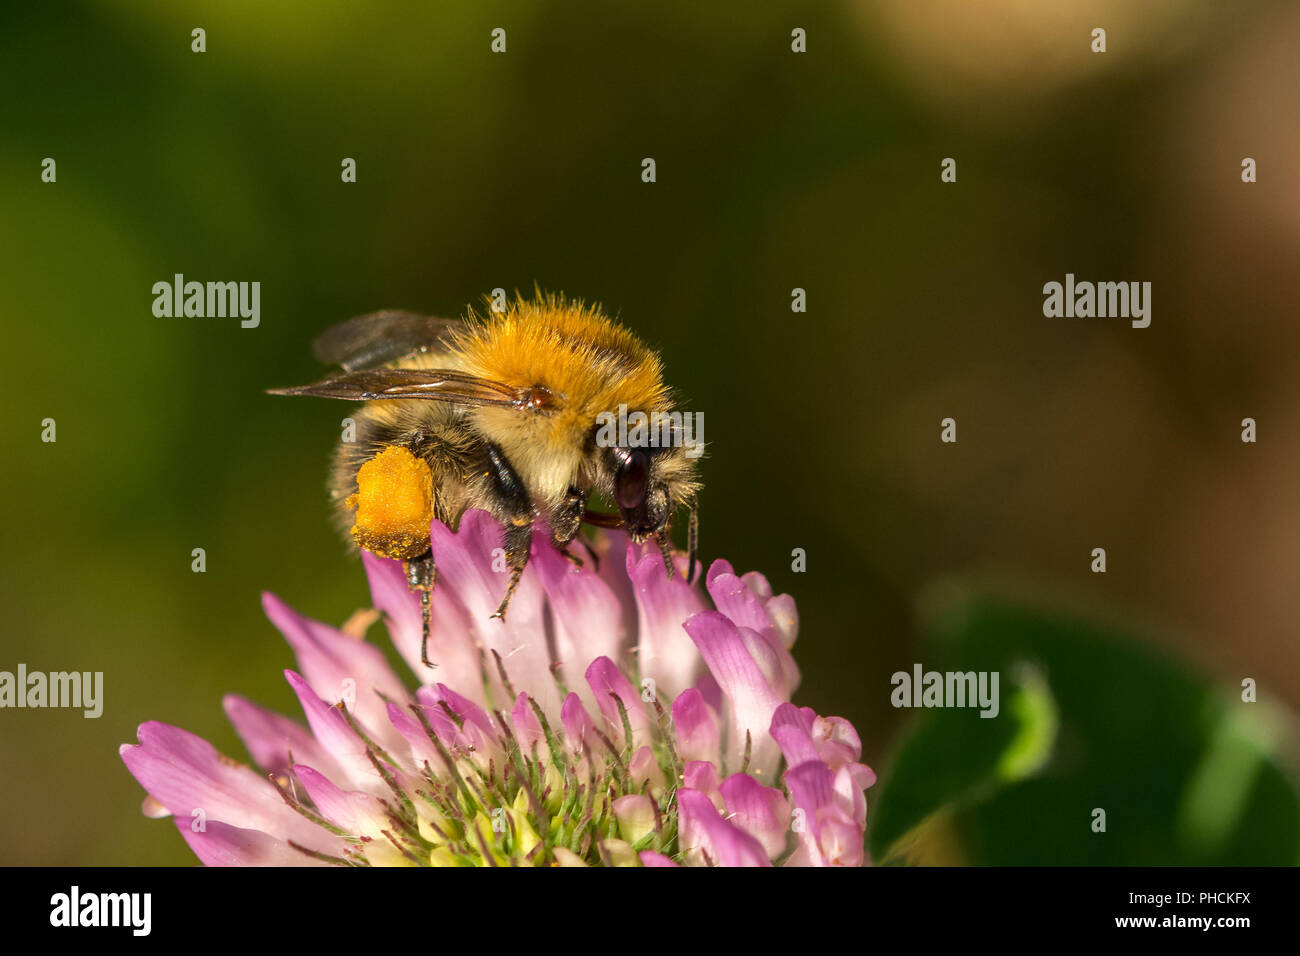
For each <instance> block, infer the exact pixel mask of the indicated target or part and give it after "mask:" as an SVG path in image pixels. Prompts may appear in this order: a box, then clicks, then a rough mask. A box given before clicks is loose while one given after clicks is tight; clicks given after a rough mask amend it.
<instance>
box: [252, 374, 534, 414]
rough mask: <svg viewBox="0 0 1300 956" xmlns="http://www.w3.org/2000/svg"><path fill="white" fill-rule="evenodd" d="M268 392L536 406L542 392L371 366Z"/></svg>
mask: <svg viewBox="0 0 1300 956" xmlns="http://www.w3.org/2000/svg"><path fill="white" fill-rule="evenodd" d="M269 391H270V394H272V395H314V396H317V397H319V398H344V399H350V400H352V401H357V402H370V401H377V400H380V399H390V398H391V399H396V398H402V399H412V398H416V399H426V400H428V401H434V402H451V403H452V404H456V405H501V406H506V407H514V408H519V409H524V408H537V407H539V406H540V405H542V404H544V403H545V396H543V395H541V394H539V391H538V390H537V389H535V388H516V387H514V386H512V385H505V384H503V383H501V382H494V381H492V380H491V379H486V378H479V377H478V376H477V375H467V374H466V373H464V372H459V371H456V370H454V369H437V368H434V369H426V368H419V369H417V368H371V369H358V370H356V371H352V372H340V373H338V374H336V375H331V376H329V377H327V378H323V379H321V380H320V381H319V382H315V383H313V384H311V385H298V386H295V387H293V388H273V389H270V390H269Z"/></svg>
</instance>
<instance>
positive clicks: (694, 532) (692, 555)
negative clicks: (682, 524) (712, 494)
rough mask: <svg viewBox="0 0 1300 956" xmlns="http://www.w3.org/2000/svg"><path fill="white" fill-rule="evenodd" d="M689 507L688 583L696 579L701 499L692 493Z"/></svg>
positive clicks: (687, 531) (687, 526) (687, 535)
mask: <svg viewBox="0 0 1300 956" xmlns="http://www.w3.org/2000/svg"><path fill="white" fill-rule="evenodd" d="M689 507H690V509H691V516H690V518H689V519H688V520H687V523H686V554H687V565H686V583H687V584H691V583H693V582H694V581H695V561H696V555H697V554H698V552H699V548H700V514H699V512H700V501H699V498H698V497H697V496H696V495H691V500H690V502H689Z"/></svg>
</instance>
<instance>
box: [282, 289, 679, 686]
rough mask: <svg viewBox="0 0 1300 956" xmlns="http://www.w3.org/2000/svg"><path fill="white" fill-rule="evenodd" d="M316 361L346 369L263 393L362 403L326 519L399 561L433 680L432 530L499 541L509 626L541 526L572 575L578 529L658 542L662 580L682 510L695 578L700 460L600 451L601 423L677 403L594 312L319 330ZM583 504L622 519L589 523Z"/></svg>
mask: <svg viewBox="0 0 1300 956" xmlns="http://www.w3.org/2000/svg"><path fill="white" fill-rule="evenodd" d="M313 351H314V354H315V356H316V357H317V358H318V359H319V360H320V361H322V362H325V363H328V364H332V365H337V366H339V369H340V370H339V371H337V372H335V373H333V374H331V375H329V376H327V377H326V378H324V379H322V380H320V381H318V382H316V383H314V384H311V385H304V386H299V387H295V388H282V389H273V390H271V394H274V395H315V396H319V397H323V398H339V399H347V400H351V401H360V402H364V403H365V404H364V405H363V406H362V407H361V410H360V412H359V413H358V414H356V415H355V416H353V417H354V421H355V434H354V436H352V437H353V438H354V440H353V441H342V442H340V443H339V446H338V448H337V449H336V451H335V453H334V462H333V468H332V471H331V479H330V489H331V498H332V501H333V505H334V513H335V516H336V518H337V521H338V523H339V525H340V528H341V530H344V531H345V532H346V533H347V535H348V536H349V537H350V539H351V541H352V543H353V544H355V545H356V546H357V547H359V548H362V549H364V550H367V551H370V552H372V553H373V554H376V555H379V556H381V557H386V558H394V559H397V560H399V561H401V562H403V567H404V569H405V574H406V580H407V584H408V586H409V587H410V588H411V590H412V591H413V592H416V593H418V594H419V595H420V602H421V610H422V618H423V640H422V644H421V660H422V661H423V662H424V663H425V664H426V665H427V666H430V667H432V666H434V665H433V664H432V663H431V662H430V661H429V658H428V640H429V619H430V602H431V599H432V598H431V595H432V592H433V590H434V586H435V584H436V581H437V568H436V566H435V564H434V559H433V553H432V546H431V543H430V538H429V527H430V524H431V520H432V519H437V520H438V521H441V522H443V523H444V524H446V525H448V526H449V527H452V528H454V527H456V526H457V525H458V523H459V520H460V517H461V515H462V514H464V512H465V511H466V510H468V509H471V508H481V509H484V510H486V511H488V512H489V513H491V514H492V515H493V516H494V517H495V518H496V519H497V520H498V521H499V522H500V523H501V524H502V526H503V527H504V532H503V541H502V547H503V551H504V554H505V560H506V564H507V565H508V567H509V569H510V580H509V583H508V584H507V585H506V589H505V594H504V596H503V597H502V600H501V604H500V606H499V607H498V608H497V610H496V612H495V613H494V614H493V615H492V616H493V617H495V618H504V617H505V614H506V610H507V608H508V606H509V604H510V597H511V595H512V594H514V591H515V589H516V587H517V586H518V584H519V579H520V577H521V576H522V575H523V572H524V568H525V566H526V565H527V564H528V556H529V548H530V545H531V542H532V535H533V526H534V524H535V522H537V521H538V520H539V519H540V520H542V521H544V522H545V525H546V527H547V528H549V531H550V536H551V540H552V543H553V544H554V545H555V546H556V547H557V548H559V549H560V551H561V552H562V553H564V554H565V555H566V556H567V557H568V558H569V559H570V560H572V561H574V562H575V563H578V564H581V561H580V559H578V558H577V557H576V556H575V555H573V554H571V553H570V552H569V550H568V546H569V544H570V542H572V541H573V540H574V539H575V538H576V537H577V535H578V532H579V530H580V529H581V526H582V525H583V524H584V523H586V524H591V525H597V526H602V527H615V528H623V529H625V530H626V531H627V533H628V534H629V536H630V537H631V538H632V540H633V541H636V542H641V541H644V540H646V539H647V538H648V537H650V536H652V535H653V536H654V537H655V538H656V541H657V543H658V545H659V548H660V550H661V552H662V553H663V557H664V564H665V566H666V567H667V571H668V575H669V576H670V577H671V576H672V575H673V573H674V572H673V560H672V540H671V538H670V536H669V523H670V521H671V519H672V517H673V515H674V513H675V512H676V511H677V510H679V509H680V508H687V509H689V524H688V533H687V538H688V542H687V552H688V571H687V578H688V580H693V579H694V577H695V564H696V550H697V541H698V519H697V514H698V502H697V493H698V491H699V488H700V483H699V481H698V480H697V477H696V466H697V460H696V459H697V458H698V454H699V451H700V449H699V448H694V449H692V450H691V453H688V451H687V447H686V445H685V444H684V443H683V442H681V441H675V440H672V436H668V440H660V441H657V442H655V443H653V444H647V443H645V442H640V441H638V442H637V443H635V444H636V447H620V446H618V445H617V444H616V443H611V442H609V441H608V440H604V439H603V438H602V435H603V434H607V433H604V432H602V430H601V429H600V427H599V426H598V418H601V417H602V413H603V417H605V418H606V419H607V417H608V416H609V415H610V414H612V413H613V411H614V410H615V409H619V410H620V411H624V410H627V409H631V410H634V411H639V412H643V413H645V414H647V415H649V414H652V413H659V416H660V417H661V418H667V416H668V415H669V414H670V413H672V412H673V405H674V397H673V394H672V392H671V390H670V389H669V388H668V387H667V386H666V385H665V383H664V381H663V369H662V363H661V362H660V359H659V357H658V355H656V354H655V352H654V351H652V350H651V349H650V348H648V347H647V346H646V345H644V344H643V343H642V342H641V341H640V340H639V339H638V338H637V337H636V336H635V335H633V334H632V333H631V332H629V331H628V330H627V329H625V328H623V327H621V326H620V325H618V324H617V323H615V322H614V321H613V320H611V319H610V318H609V317H607V316H606V315H604V314H603V313H602V312H601V310H600V309H599V307H596V306H587V305H584V304H583V303H581V302H573V301H567V300H566V299H565V298H564V297H563V296H543V295H541V294H540V293H539V294H538V295H537V296H536V297H535V298H533V299H524V298H523V297H518V298H516V299H515V300H514V301H513V302H510V303H508V304H507V305H506V307H505V308H504V309H503V310H501V311H492V310H491V309H490V308H489V309H488V310H487V311H486V312H485V313H484V314H482V315H480V314H477V313H475V311H474V310H473V309H470V310H468V312H467V314H466V316H465V317H464V318H463V319H441V318H436V317H433V316H427V315H419V314H416V313H413V312H403V311H393V310H389V311H382V312H374V313H371V314H369V315H363V316H359V317H357V318H354V319H350V320H348V321H346V322H343V323H341V324H339V325H336V326H334V327H333V328H331V329H329V330H327V331H326V332H324V333H323V334H322V335H321V336H320V337H319V338H318V339H317V340H316V342H315V343H314V345H313ZM679 417H680V416H679ZM670 420H671V419H670ZM629 444H632V443H631V442H629ZM593 496H599V497H601V498H604V499H605V500H607V501H609V502H612V503H613V504H614V505H615V506H616V508H617V513H605V512H599V511H593V510H589V509H588V502H589V500H590V499H591V498H592V497H593Z"/></svg>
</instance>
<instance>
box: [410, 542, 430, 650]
mask: <svg viewBox="0 0 1300 956" xmlns="http://www.w3.org/2000/svg"><path fill="white" fill-rule="evenodd" d="M437 580H438V572H437V568H435V567H434V564H433V551H432V550H429V551H427V552H426V553H424V554H422V555H420V557H418V558H413V559H411V560H410V561H407V562H406V586H407V587H409V588H410V589H411V590H412V591H414V592H416V593H417V594H419V595H420V662H421V663H422V664H424V666H425V667H437V666H438V665H437V664H435V663H433V661H431V660H429V620H430V618H431V616H432V614H433V585H434V583H435V582H436V581H437Z"/></svg>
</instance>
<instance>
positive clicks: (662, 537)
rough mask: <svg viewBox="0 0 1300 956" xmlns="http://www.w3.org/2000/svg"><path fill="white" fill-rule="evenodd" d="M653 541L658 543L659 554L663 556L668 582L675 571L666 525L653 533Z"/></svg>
mask: <svg viewBox="0 0 1300 956" xmlns="http://www.w3.org/2000/svg"><path fill="white" fill-rule="evenodd" d="M655 541H657V542H659V553H660V554H662V555H663V556H664V567H665V568H666V569H667V570H668V580H670V581H671V580H672V579H673V574H674V573H675V572H676V569H675V568H674V567H673V539H672V537H671V536H670V535H669V534H668V524H667V523H666V522H665V523H664V526H663V527H662V528H660V529H659V530H658V531H656V532H655Z"/></svg>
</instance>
